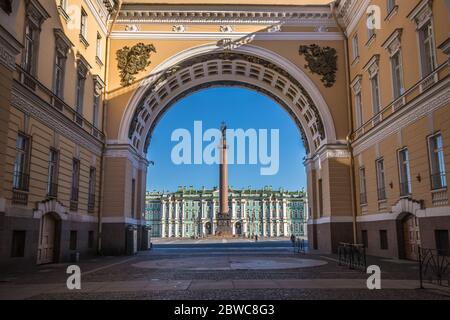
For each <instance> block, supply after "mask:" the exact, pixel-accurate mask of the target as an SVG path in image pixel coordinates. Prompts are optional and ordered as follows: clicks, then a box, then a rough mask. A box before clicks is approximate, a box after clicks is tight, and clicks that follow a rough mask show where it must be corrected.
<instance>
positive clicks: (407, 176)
mask: <svg viewBox="0 0 450 320" xmlns="http://www.w3.org/2000/svg"><path fill="white" fill-rule="evenodd" d="M398 165H399V175H400V196H402V197H403V196H408V195H410V194H411V172H410V168H409V154H408V149H402V150H400V151H399V152H398Z"/></svg>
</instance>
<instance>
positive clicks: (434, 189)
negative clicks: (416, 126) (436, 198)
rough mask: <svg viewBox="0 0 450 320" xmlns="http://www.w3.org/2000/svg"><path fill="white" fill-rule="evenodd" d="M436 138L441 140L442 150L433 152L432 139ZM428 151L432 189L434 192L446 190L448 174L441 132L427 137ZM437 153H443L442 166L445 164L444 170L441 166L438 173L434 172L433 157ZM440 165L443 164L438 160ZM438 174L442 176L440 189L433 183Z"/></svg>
mask: <svg viewBox="0 0 450 320" xmlns="http://www.w3.org/2000/svg"><path fill="white" fill-rule="evenodd" d="M436 137H440V138H441V144H442V147H441V148H440V150H439V151H438V152H435V150H434V151H433V152H432V150H431V141H432V139H434V138H436ZM427 149H428V166H429V173H430V188H431V190H432V191H437V190H445V189H447V187H448V184H447V172H446V168H445V153H444V138H443V137H442V133H441V132H440V131H438V132H436V133H434V134H432V135H430V136H428V137H427ZM436 153H442V164H443V168H441V167H440V166H439V170H440V171H439V172H437V173H435V172H433V157H432V155H435V154H436ZM438 158H439V156H438ZM438 163H439V164H441V162H440V161H439V159H438ZM442 170H443V171H442ZM436 174H439V175H440V176H441V185H440V187H438V188H437V187H434V183H433V176H434V175H436ZM442 176H443V178H442ZM442 182H444V183H442Z"/></svg>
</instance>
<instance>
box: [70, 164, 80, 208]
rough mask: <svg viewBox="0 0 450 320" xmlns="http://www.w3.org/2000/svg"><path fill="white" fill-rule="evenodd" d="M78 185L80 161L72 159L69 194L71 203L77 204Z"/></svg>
mask: <svg viewBox="0 0 450 320" xmlns="http://www.w3.org/2000/svg"><path fill="white" fill-rule="evenodd" d="M79 183H80V160H78V159H73V160H72V191H71V194H70V200H71V202H78V191H79V190H78V187H79ZM75 210H76V209H75Z"/></svg>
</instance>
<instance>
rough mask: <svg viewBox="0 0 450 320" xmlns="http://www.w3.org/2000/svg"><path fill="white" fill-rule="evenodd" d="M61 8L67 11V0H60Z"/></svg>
mask: <svg viewBox="0 0 450 320" xmlns="http://www.w3.org/2000/svg"><path fill="white" fill-rule="evenodd" d="M59 7H60V8H61V9H63V10H64V11H67V0H59Z"/></svg>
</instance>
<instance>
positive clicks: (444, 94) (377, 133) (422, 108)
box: [353, 77, 450, 155]
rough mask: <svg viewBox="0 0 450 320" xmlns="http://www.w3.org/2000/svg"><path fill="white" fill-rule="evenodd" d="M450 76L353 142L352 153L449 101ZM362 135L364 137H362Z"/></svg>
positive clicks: (376, 141) (359, 151) (378, 140)
mask: <svg viewBox="0 0 450 320" xmlns="http://www.w3.org/2000/svg"><path fill="white" fill-rule="evenodd" d="M449 85H450V78H449V77H447V78H445V80H442V81H441V82H439V83H438V84H436V85H435V86H434V87H432V88H431V89H430V90H428V91H425V92H424V93H423V94H422V95H421V96H419V97H417V98H416V99H414V100H413V101H411V102H410V103H409V104H407V105H405V106H403V107H402V108H401V109H400V110H399V111H398V112H397V113H396V114H394V115H393V116H392V117H389V118H388V119H386V120H385V121H383V122H381V123H380V124H379V127H378V128H377V130H371V131H370V132H368V133H367V134H365V135H362V136H360V137H358V139H357V140H356V141H355V142H353V154H354V155H358V154H360V153H362V152H363V151H364V150H366V149H368V148H370V147H371V146H373V145H374V144H376V143H378V142H380V141H382V140H384V139H385V138H386V137H388V136H390V135H392V134H395V133H397V132H399V131H400V130H401V129H402V128H404V127H406V126H407V125H409V124H411V123H413V122H416V121H417V120H419V119H420V118H422V117H425V116H427V115H429V114H431V113H433V112H434V111H435V110H437V109H438V108H440V107H442V106H444V105H446V104H449V103H450V91H449V90H446V88H448V86H449ZM362 137H364V138H363V139H362Z"/></svg>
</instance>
